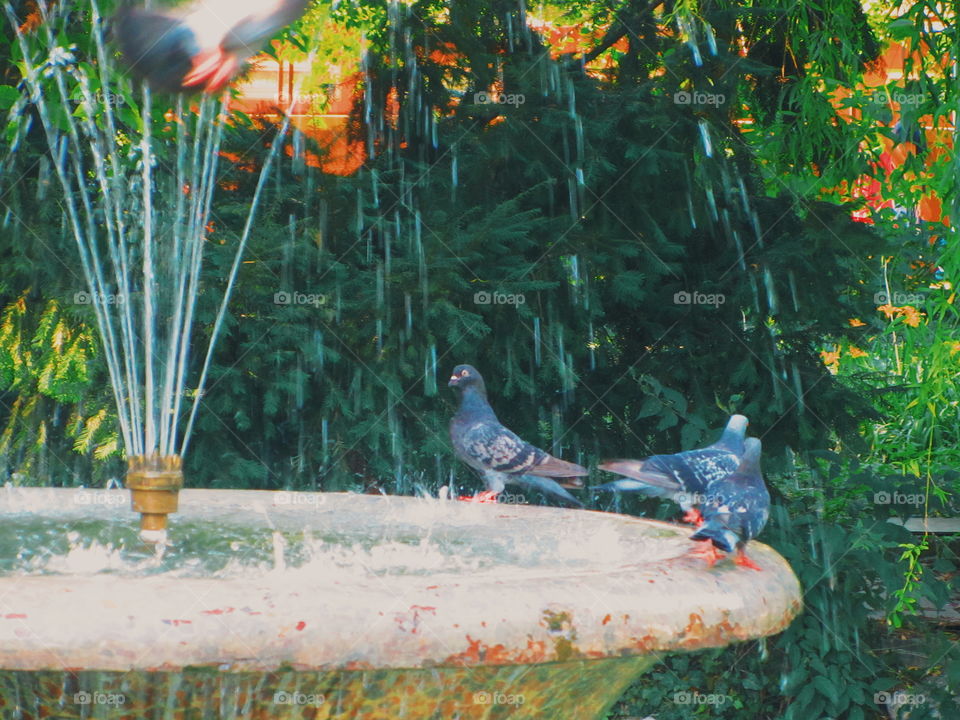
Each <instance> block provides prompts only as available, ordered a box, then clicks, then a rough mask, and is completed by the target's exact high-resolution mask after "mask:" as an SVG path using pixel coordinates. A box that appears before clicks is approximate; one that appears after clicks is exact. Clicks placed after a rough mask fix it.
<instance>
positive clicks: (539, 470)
mask: <svg viewBox="0 0 960 720" xmlns="http://www.w3.org/2000/svg"><path fill="white" fill-rule="evenodd" d="M528 444H529V443H528ZM534 450H536V451H537V452H538V453H540V454H541V455H542V456H543V458H542V459H541V460H540V462H538V463H537V464H536V465H534V466H533V467H532V468H530V470H528V472H529V473H530V474H531V475H539V476H540V477H547V478H550V477H563V478H570V477H582V476H584V475H589V474H590V471H589V470H587V469H586V468H585V467H583V466H582V465H577V464H576V463H572V462H567V461H566V460H561V459H560V458H557V457H554V456H553V455H550V454H548V453H545V452H544V451H543V450H540V449H538V448H534ZM573 485H574V486H576V487H581V486H582V485H583V483H582V482H581V483H573Z"/></svg>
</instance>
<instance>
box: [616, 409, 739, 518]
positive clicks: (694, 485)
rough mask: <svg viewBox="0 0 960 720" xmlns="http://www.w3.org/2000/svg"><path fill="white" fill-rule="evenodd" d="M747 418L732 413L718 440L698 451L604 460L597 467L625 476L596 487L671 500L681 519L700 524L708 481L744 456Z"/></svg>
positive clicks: (729, 469)
mask: <svg viewBox="0 0 960 720" xmlns="http://www.w3.org/2000/svg"><path fill="white" fill-rule="evenodd" d="M747 422H748V421H747V418H745V417H744V416H743V415H731V416H730V419H729V420H728V421H727V427H726V428H725V429H724V431H723V434H722V435H721V436H720V439H719V440H717V442H715V443H714V444H713V445H710V446H708V447H705V448H700V449H699V450H687V451H685V452H679V453H676V454H674V455H651V456H650V457H648V458H645V459H643V460H606V461H604V462H602V463H600V465H598V467H599V468H600V469H601V470H606V471H607V472H612V473H617V474H619V475H624V476H626V477H624V478H621V479H620V480H613V481H612V482H608V483H604V484H603V485H600V486H598V487H597V490H619V491H621V492H639V493H643V494H644V495H649V496H653V497H664V498H668V499H670V500H673V501H674V502H676V503H677V504H679V505H680V507H681V508H683V510H684V512H685V513H686V515H685V516H684V519H685V520H687V521H689V522H695V523H699V522H700V520H701V517H700V512H699V511H698V510H697V508H698V506H699V505H700V504H701V503H702V501H703V499H704V498H705V496H706V492H707V488H708V487H709V486H710V484H711V483H712V482H713V481H715V480H718V479H720V478H723V477H726V476H727V475H729V474H730V473H732V472H734V471H735V470H736V469H737V466H738V465H740V459H741V457H743V447H744V445H743V438H744V435H746V430H747Z"/></svg>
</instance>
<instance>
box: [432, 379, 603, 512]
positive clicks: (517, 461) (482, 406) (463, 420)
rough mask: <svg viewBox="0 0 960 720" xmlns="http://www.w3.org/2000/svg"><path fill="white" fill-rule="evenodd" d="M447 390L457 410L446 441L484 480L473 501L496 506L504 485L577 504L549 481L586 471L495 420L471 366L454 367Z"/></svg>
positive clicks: (578, 505)
mask: <svg viewBox="0 0 960 720" xmlns="http://www.w3.org/2000/svg"><path fill="white" fill-rule="evenodd" d="M447 385H448V386H449V387H452V388H454V389H456V391H457V394H458V395H459V397H460V407H459V408H458V409H457V412H456V414H455V415H454V416H453V418H451V420H450V441H451V442H452V443H453V450H454V452H455V453H456V455H457V457H458V458H460V459H461V460H463V461H464V462H465V463H466V464H467V465H469V466H470V467H472V468H473V469H474V470H477V471H478V472H479V473H480V475H481V476H482V477H483V481H484V484H485V485H486V488H487V490H486V492H483V493H479V494H478V495H477V496H476V498H475V499H476V500H477V501H478V502H491V501H494V502H495V501H496V498H497V496H498V495H499V494H500V493H502V492H503V489H504V487H505V486H506V485H508V484H511V485H519V486H521V487H525V488H529V489H532V490H538V491H540V492H542V493H543V494H544V495H546V496H548V497H550V498H553V499H554V500H557V501H559V502H562V503H564V504H565V505H571V506H574V507H583V505H582V503H581V502H580V501H579V500H577V499H576V498H575V497H574V496H573V495H571V494H570V493H568V492H567V491H566V490H564V489H563V488H562V487H560V485H559V484H557V483H556V482H554V481H553V480H552V479H551V478H554V477H562V478H574V477H580V476H583V475H587V474H588V471H587V469H586V468H584V467H581V466H580V465H577V464H575V463H570V462H567V461H566V460H560V459H559V458H555V457H553V456H552V455H550V454H548V453H546V452H544V451H543V450H540V449H539V448H535V447H534V446H533V445H531V444H530V443H528V442H525V441H524V440H521V439H520V438H519V437H517V435H516V434H514V433H513V432H511V431H510V430H508V429H507V428H505V427H504V426H503V425H501V424H500V421H499V420H497V416H496V415H495V414H494V412H493V408H491V407H490V404H489V403H488V402H487V388H486V385H485V384H484V382H483V378H482V377H481V376H480V373H479V372H478V371H477V369H476V368H475V367H473V366H472V365H457V367H455V368H454V369H453V375H451V377H450V382H449V383H447Z"/></svg>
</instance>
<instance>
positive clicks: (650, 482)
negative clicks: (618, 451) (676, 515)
mask: <svg viewBox="0 0 960 720" xmlns="http://www.w3.org/2000/svg"><path fill="white" fill-rule="evenodd" d="M654 457H656V456H654ZM652 459H653V458H645V459H643V460H604V461H603V462H602V463H600V464H599V465H598V466H597V467H599V468H600V469H601V470H606V471H607V472H612V473H616V474H617V475H623V476H624V477H626V478H630V480H628V481H623V482H621V481H619V480H614V481H613V482H609V483H606V484H604V485H601V486H600V488H598V489H604V490H621V491H624V490H625V491H628V492H642V493H644V494H646V495H655V496H661V497H670V496H672V495H673V494H675V493H677V492H679V491H681V490H682V489H683V487H682V486H681V485H680V483H679V482H677V481H676V479H674V477H672V474H671V473H668V472H664V470H663V468H661V467H660V466H657V465H655V464H653V463H651V460H652Z"/></svg>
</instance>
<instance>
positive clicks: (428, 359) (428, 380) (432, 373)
mask: <svg viewBox="0 0 960 720" xmlns="http://www.w3.org/2000/svg"><path fill="white" fill-rule="evenodd" d="M423 389H424V394H425V395H426V396H427V397H433V396H434V395H436V394H437V345H436V343H431V344H430V352H429V354H427V355H426V356H424V358H423Z"/></svg>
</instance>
